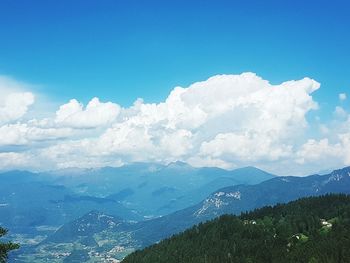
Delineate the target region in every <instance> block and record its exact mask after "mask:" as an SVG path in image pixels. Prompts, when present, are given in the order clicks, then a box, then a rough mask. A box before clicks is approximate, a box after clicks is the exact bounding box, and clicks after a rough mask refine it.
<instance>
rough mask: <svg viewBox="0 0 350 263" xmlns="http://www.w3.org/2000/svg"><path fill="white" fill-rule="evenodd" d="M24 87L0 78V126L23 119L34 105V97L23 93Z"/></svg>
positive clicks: (9, 79)
mask: <svg viewBox="0 0 350 263" xmlns="http://www.w3.org/2000/svg"><path fill="white" fill-rule="evenodd" d="M23 86H25V85H23V84H21V83H20V82H17V81H15V80H13V79H11V78H8V77H3V76H0V124H3V123H8V122H13V121H16V120H18V119H20V118H21V117H23V116H24V115H25V114H26V113H27V111H28V108H29V107H30V106H31V105H32V104H33V103H34V95H33V93H31V92H27V91H23V88H25V87H23Z"/></svg>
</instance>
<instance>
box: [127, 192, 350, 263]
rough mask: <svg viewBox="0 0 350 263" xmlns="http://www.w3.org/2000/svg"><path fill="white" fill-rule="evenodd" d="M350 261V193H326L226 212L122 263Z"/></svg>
mask: <svg viewBox="0 0 350 263" xmlns="http://www.w3.org/2000/svg"><path fill="white" fill-rule="evenodd" d="M139 262H143V263H154V262H166V263H178V262H184V263H186V262H188V263H190V262H193V263H200V262H203V263H214V262H215V263H217V262H220V263H225V262H228V263H231V262H242V263H243V262H246V263H248V262H276V263H277V262H278V263H280V262H293V263H294V262H305V263H312V262H320V263H322V262H324V263H332V262H338V263H339V262H344V263H345V262H350V196H348V195H342V194H338V195H325V196H321V197H309V198H302V199H299V200H297V201H293V202H290V203H288V204H278V205H276V206H274V207H270V206H268V207H264V208H261V209H256V210H254V211H252V212H248V213H242V214H241V215H240V216H233V215H224V216H221V217H219V218H217V219H215V220H212V221H209V222H206V223H203V224H199V225H197V226H194V227H192V228H191V229H189V230H186V231H185V232H183V233H181V234H178V235H175V236H173V237H171V238H169V239H166V240H163V241H161V242H160V243H159V244H156V245H153V246H150V247H148V248H145V249H143V250H141V251H136V252H134V253H132V254H130V255H129V256H127V257H126V258H125V259H124V260H123V263H139Z"/></svg>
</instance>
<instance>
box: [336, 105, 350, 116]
mask: <svg viewBox="0 0 350 263" xmlns="http://www.w3.org/2000/svg"><path fill="white" fill-rule="evenodd" d="M334 115H335V116H336V117H339V118H346V117H347V115H348V114H347V112H346V111H345V110H344V108H342V107H340V106H336V107H335V110H334Z"/></svg>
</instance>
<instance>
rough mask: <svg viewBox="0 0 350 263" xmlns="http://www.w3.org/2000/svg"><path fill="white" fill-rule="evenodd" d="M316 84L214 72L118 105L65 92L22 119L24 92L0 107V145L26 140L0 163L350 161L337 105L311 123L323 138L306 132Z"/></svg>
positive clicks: (277, 167) (279, 164)
mask: <svg viewBox="0 0 350 263" xmlns="http://www.w3.org/2000/svg"><path fill="white" fill-rule="evenodd" d="M319 87H320V84H319V83H318V82H317V81H315V80H313V79H310V78H304V79H301V80H292V81H286V82H283V83H281V84H277V85H273V84H271V83H270V82H269V81H267V80H265V79H263V78H261V77H259V76H257V75H256V74H254V73H249V72H248V73H242V74H240V75H217V76H213V77H211V78H209V79H207V80H205V81H201V82H196V83H194V84H192V85H190V86H189V87H186V88H184V87H175V88H174V89H173V90H172V91H171V92H170V94H169V96H168V97H167V98H166V99H165V101H163V102H160V103H146V102H144V101H143V100H142V99H138V100H137V101H135V103H134V104H133V105H132V106H131V107H127V108H122V107H120V106H119V105H118V104H116V103H113V102H101V101H100V100H99V99H98V98H93V99H92V100H91V101H90V102H89V103H88V104H87V105H86V106H85V107H84V105H83V104H82V103H80V102H79V101H78V100H76V99H72V100H70V101H69V102H68V103H66V104H63V105H62V106H60V107H59V108H58V109H57V111H56V113H53V114H52V117H48V118H46V119H33V120H29V121H25V120H21V118H22V117H23V116H24V114H25V112H26V111H27V109H28V107H29V106H30V105H31V104H30V103H29V104H28V102H31V103H33V102H34V99H33V101H30V100H29V99H28V98H27V100H26V101H27V104H26V103H24V102H23V101H22V103H21V105H27V106H26V107H24V108H25V109H22V110H21V112H22V113H21V114H18V115H17V117H11V118H8V119H5V118H4V117H3V122H2V123H1V116H2V115H0V153H1V147H5V148H6V147H12V146H25V147H24V148H23V147H22V148H21V147H20V148H19V150H18V152H15V151H14V150H13V149H11V151H12V152H3V153H2V155H0V160H2V159H1V158H8V161H7V162H4V163H3V164H1V162H0V169H1V168H2V169H4V167H10V166H11V165H13V167H16V166H21V167H24V166H25V167H30V164H31V160H34V159H35V160H36V163H35V164H34V163H33V167H34V168H35V169H54V168H67V167H99V166H106V165H112V166H115V165H121V164H123V163H130V162H135V161H144V162H162V163H167V162H171V161H177V160H181V161H185V162H188V163H190V164H192V165H194V166H217V167H222V168H227V169H230V168H235V167H240V166H247V165H255V166H258V167H261V168H265V169H268V170H269V171H273V172H275V173H277V174H286V173H294V172H296V173H306V172H309V171H310V170H311V171H312V169H314V170H315V169H318V168H319V167H321V166H322V165H321V166H320V163H321V164H324V165H326V164H327V163H328V164H329V165H330V166H341V165H344V164H350V154H349V151H348V150H347V149H349V148H350V147H349V146H350V143H349V141H350V130H349V129H348V127H350V125H349V124H350V118H349V116H348V114H347V112H346V111H345V110H344V109H342V108H340V107H338V108H336V110H335V114H336V116H338V119H337V122H338V124H337V127H338V129H337V130H335V129H333V128H331V127H330V126H329V125H327V124H324V123H318V125H319V126H318V127H323V128H322V129H321V130H323V131H327V132H320V134H319V136H324V138H317V139H316V138H312V136H311V137H310V134H311V135H315V134H314V133H310V129H311V128H310V123H309V121H308V118H307V116H308V114H309V112H310V111H313V110H317V109H318V104H317V102H316V101H314V99H313V97H312V93H313V92H314V91H316V90H317V89H319ZM8 90H10V89H8ZM8 94H13V92H12V91H11V92H8ZM16 98H18V97H16ZM13 104H14V102H12V105H13ZM0 109H1V108H0ZM16 110H17V111H19V109H16ZM16 110H14V109H13V110H10V111H9V112H12V111H14V112H15V111H16ZM0 112H1V110H0ZM339 115H342V118H339ZM14 121H17V122H15V123H14ZM6 149H7V150H8V148H6ZM1 156H2V157H1ZM33 156H35V158H33ZM16 158H17V159H18V161H17V162H18V164H16ZM38 160H40V161H39V162H38ZM326 160H327V162H326ZM38 163H39V166H38ZM286 167H289V168H288V169H287V168H286ZM290 167H293V169H292V168H290ZM34 168H33V169H34ZM325 168H329V167H325Z"/></svg>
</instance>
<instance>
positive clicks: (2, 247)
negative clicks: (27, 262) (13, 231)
mask: <svg viewBox="0 0 350 263" xmlns="http://www.w3.org/2000/svg"><path fill="white" fill-rule="evenodd" d="M7 232H8V230H7V229H4V228H2V227H0V237H3V236H4V235H6V234H7ZM18 248H19V245H18V244H16V243H12V242H5V243H3V242H0V263H3V262H6V260H7V257H8V252H10V251H11V250H14V249H18Z"/></svg>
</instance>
